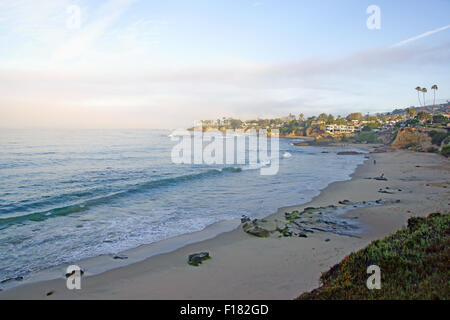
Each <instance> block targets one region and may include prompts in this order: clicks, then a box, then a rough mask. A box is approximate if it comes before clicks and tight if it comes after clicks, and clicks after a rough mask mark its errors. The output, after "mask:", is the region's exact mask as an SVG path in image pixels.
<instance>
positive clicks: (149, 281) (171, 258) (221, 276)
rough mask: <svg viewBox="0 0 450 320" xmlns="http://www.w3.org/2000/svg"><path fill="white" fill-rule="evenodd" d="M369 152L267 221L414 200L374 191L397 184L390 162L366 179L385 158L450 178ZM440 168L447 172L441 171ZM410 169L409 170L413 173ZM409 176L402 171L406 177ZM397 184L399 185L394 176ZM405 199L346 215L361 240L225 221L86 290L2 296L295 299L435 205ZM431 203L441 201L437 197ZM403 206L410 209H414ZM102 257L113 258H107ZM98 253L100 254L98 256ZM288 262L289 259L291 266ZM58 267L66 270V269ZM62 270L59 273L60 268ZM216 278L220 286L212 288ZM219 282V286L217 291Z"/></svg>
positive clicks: (52, 286) (50, 286) (423, 157)
mask: <svg viewBox="0 0 450 320" xmlns="http://www.w3.org/2000/svg"><path fill="white" fill-rule="evenodd" d="M352 147H355V148H360V149H364V148H365V149H366V150H367V149H369V150H370V149H371V148H374V146H373V145H354V146H352ZM370 157H371V159H376V160H377V165H376V166H375V165H373V164H372V163H371V161H368V159H366V160H365V161H364V163H363V164H361V165H359V166H358V167H357V168H356V170H355V171H354V172H353V173H352V174H351V175H350V180H345V181H338V182H333V183H331V184H329V185H328V186H327V187H326V188H325V189H323V190H321V191H320V194H319V195H318V196H316V197H314V198H313V199H312V200H311V201H308V202H307V203H304V204H301V205H295V206H288V207H282V208H279V209H278V210H277V212H276V213H274V214H271V215H269V216H268V217H267V219H280V218H282V216H284V213H285V212H287V211H289V210H301V209H304V208H305V207H308V206H315V207H317V206H326V205H331V204H336V203H337V202H338V201H340V200H344V199H349V200H351V201H375V200H377V199H379V198H383V199H384V198H392V199H394V198H398V197H400V198H405V197H406V198H408V197H411V194H412V195H415V194H416V192H408V193H406V189H407V188H405V187H403V186H402V188H404V189H405V192H404V193H400V194H398V196H397V194H396V195H395V197H394V195H388V194H380V193H378V192H377V190H378V189H377V188H379V187H380V186H383V185H389V184H392V183H394V181H392V182H390V176H392V175H393V174H392V173H391V170H386V169H385V167H383V171H384V172H383V173H385V174H386V176H387V177H388V178H389V180H388V181H387V182H382V181H374V180H367V179H365V178H367V175H369V176H373V177H375V176H379V173H378V171H379V169H378V168H380V167H381V166H383V162H387V161H386V160H389V159H385V158H402V159H405V160H406V159H409V160H414V161H416V162H417V163H419V162H420V163H421V164H422V165H421V166H420V167H421V168H424V166H423V162H425V163H427V162H430V161H431V162H432V163H433V166H434V167H436V166H437V167H439V166H441V167H439V168H441V169H436V168H434V169H429V170H434V171H435V173H437V174H436V175H435V176H433V177H430V181H428V180H424V181H427V182H430V183H442V178H444V180H445V179H446V178H447V177H448V170H449V166H448V160H447V159H444V158H443V157H439V156H436V157H434V155H431V154H418V153H410V152H407V151H396V152H390V153H380V154H370ZM391 160H394V161H393V163H394V164H395V163H396V162H397V164H398V162H399V161H402V160H399V159H391ZM391 162H392V161H391ZM386 165H387V164H386ZM400 165H402V163H400ZM380 169H381V168H380ZM418 169H419V168H418ZM429 170H427V171H429ZM395 171H398V170H394V172H395ZM418 171H419V170H418ZM438 171H442V172H443V173H444V175H442V172H441V173H439V172H438ZM388 172H389V173H388ZM375 173H377V174H375ZM405 173H406V174H408V171H406V172H405ZM405 173H403V172H402V174H405ZM414 173H415V172H414ZM414 180H416V181H414ZM408 182H409V183H410V184H419V185H420V184H421V183H422V180H417V179H412V181H405V183H408ZM355 183H356V184H358V185H361V184H364V185H367V186H369V187H370V190H366V189H367V188H362V187H361V188H358V187H357V186H356V187H355V186H354V184H355ZM395 183H399V182H398V181H395ZM444 183H447V184H448V181H444ZM415 187H417V186H415ZM442 189H443V190H442ZM445 189H446V188H443V186H433V188H432V192H430V194H428V193H425V197H427V196H434V197H436V195H438V198H439V199H441V200H445V199H446V198H445V197H443V196H442V195H445V194H447V193H448V191H446V190H445ZM409 191H412V190H409ZM416 191H417V190H416ZM352 197H353V198H352ZM413 198H414V197H413ZM400 201H401V203H400V204H397V205H394V204H390V205H383V206H379V207H364V208H358V209H355V210H351V211H350V212H348V213H347V214H348V215H349V216H352V217H357V218H358V219H359V221H361V222H362V223H363V224H364V225H367V226H369V228H368V229H367V230H366V231H365V232H364V234H363V235H362V237H361V238H348V237H343V236H338V235H335V234H330V233H315V234H313V235H311V236H308V238H306V239H303V238H280V239H277V238H269V239H260V238H255V237H252V236H249V235H248V234H246V233H244V232H243V231H242V229H241V228H238V227H239V224H240V222H239V221H233V222H230V224H229V226H228V227H229V231H227V232H222V233H219V234H218V235H213V232H211V231H212V230H211V229H210V228H209V227H208V228H206V229H205V230H203V231H201V232H200V233H203V232H205V231H206V233H208V232H209V235H207V234H203V236H204V237H205V238H204V239H203V240H201V241H199V242H198V241H195V242H194V241H191V242H188V239H187V238H189V237H191V236H192V234H191V235H185V237H186V241H187V242H186V243H184V244H183V245H182V246H181V247H179V248H177V249H175V250H171V251H170V252H168V251H164V250H163V248H160V251H159V252H158V253H156V255H153V256H151V257H147V258H144V259H142V260H141V261H137V260H136V257H134V256H132V254H129V256H128V259H127V260H117V264H118V267H117V268H114V269H111V270H108V271H105V272H102V273H100V274H96V275H93V276H89V269H90V268H88V270H87V271H88V272H87V274H86V275H87V277H83V285H84V287H83V289H82V290H79V291H69V290H67V289H66V288H65V279H64V278H63V277H62V276H60V277H59V278H58V279H55V280H46V281H39V282H34V283H28V281H24V282H23V283H21V284H20V285H18V286H17V287H15V288H11V289H8V290H6V291H3V292H0V299H14V298H18V299H29V298H31V299H43V298H49V299H120V298H125V299H226V298H234V299H292V298H295V297H296V296H298V295H299V294H300V293H302V292H304V291H308V290H311V289H313V288H315V287H318V285H319V283H318V281H319V277H320V273H321V272H323V271H326V270H327V269H328V268H329V267H331V266H332V265H333V264H335V263H337V262H338V261H340V260H341V259H342V258H343V257H345V255H347V254H349V253H350V252H352V251H354V250H357V249H361V248H362V247H364V246H365V245H367V244H368V243H370V241H372V240H374V239H378V238H380V237H382V236H385V235H388V234H390V233H392V232H394V231H396V230H397V229H399V228H401V227H402V226H403V225H404V224H405V222H406V220H407V219H408V218H409V217H410V216H411V215H413V214H416V215H426V214H428V213H431V212H426V211H425V212H423V213H422V214H420V213H421V212H420V210H418V209H419V208H420V207H422V209H423V208H424V207H429V208H428V209H429V210H431V209H433V208H432V206H430V204H431V201H428V202H427V203H422V206H417V204H416V205H411V204H408V203H405V202H404V201H403V199H400ZM441 202H442V201H441ZM444 202H446V201H443V202H442V203H441V204H440V206H438V207H440V208H441V209H444V208H446V207H445V206H444V205H445V204H446V203H445V204H444ZM433 204H435V205H436V202H433ZM386 209H391V214H389V215H386V214H383V211H385V210H386ZM407 209H409V210H407ZM405 211H409V213H408V212H405ZM216 227H217V226H216ZM208 229H209V230H208ZM326 239H330V242H325V241H324V240H326ZM151 245H152V244H150V245H145V246H146V247H148V246H151ZM142 247H143V246H141V247H138V248H136V249H132V250H129V252H132V251H139V250H142V249H143V248H142ZM200 251H209V252H210V254H211V256H212V260H210V261H207V262H205V263H204V264H203V265H201V266H200V267H198V268H194V267H191V266H189V265H188V264H187V263H186V259H187V255H188V254H191V253H195V252H200ZM254 253H257V254H256V255H255V254H254ZM124 254H125V252H124ZM136 256H138V255H136ZM227 256H228V259H227ZM233 256H235V257H236V261H234V260H233V259H232V257H233ZM101 257H103V258H107V259H110V260H111V257H110V256H101ZM97 258H100V257H96V258H93V259H97ZM100 260H102V259H100ZM100 260H99V261H98V263H99V265H101V264H102V263H104V261H105V260H104V259H103V262H101V261H100ZM284 260H286V262H289V263H288V264H286V263H285V261H284ZM240 264H242V266H240ZM299 269H301V270H303V271H304V272H303V273H302V274H300V275H299V274H298V273H299ZM58 272H61V267H60V268H59V271H58ZM59 274H60V275H62V273H59ZM170 279H171V280H170ZM206 280H210V281H209V282H207V283H206V284H205V285H204V286H203V287H201V288H196V290H192V286H193V285H195V284H196V283H197V282H198V281H201V283H202V284H203V283H204V282H205V281H206ZM211 282H212V283H213V284H214V283H215V284H216V286H211ZM146 285H148V287H147V286H146ZM197 285H198V283H197ZM277 285H278V286H277ZM217 286H221V287H222V288H221V289H218V287H217ZM49 291H54V294H52V295H51V296H49V297H47V296H46V295H45V294H46V292H49Z"/></svg>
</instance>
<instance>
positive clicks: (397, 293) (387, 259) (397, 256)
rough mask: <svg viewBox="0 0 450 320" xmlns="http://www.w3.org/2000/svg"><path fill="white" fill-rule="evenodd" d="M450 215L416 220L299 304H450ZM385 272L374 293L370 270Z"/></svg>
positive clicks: (331, 275)
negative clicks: (428, 301)
mask: <svg viewBox="0 0 450 320" xmlns="http://www.w3.org/2000/svg"><path fill="white" fill-rule="evenodd" d="M449 261H450V215H449V214H445V215H440V214H439V213H434V214H431V215H429V216H428V217H427V218H411V219H410V220H409V221H408V228H406V229H403V230H400V231H398V232H396V233H395V234H393V235H391V236H389V237H387V238H384V239H382V240H377V241H374V242H372V243H371V244H370V245H369V246H367V247H366V248H364V249H362V250H360V251H358V252H357V253H352V254H350V255H349V256H347V257H346V258H345V259H344V260H343V261H341V262H340V263H339V264H337V265H335V266H333V267H332V268H331V269H330V270H329V271H327V272H325V273H323V274H322V277H321V281H322V284H323V285H322V286H321V287H320V288H318V289H316V290H314V291H312V292H309V293H304V294H302V295H301V296H300V297H299V298H298V299H301V300H311V299H321V300H323V299H326V300H328V299H337V300H349V299H366V300H368V299H371V300H372V299H415V300H423V299H443V300H448V299H450V286H449V283H450V269H449V266H448V262H449ZM370 265H377V266H379V267H380V269H381V289H380V290H369V289H368V288H367V286H366V281H367V278H368V277H369V275H368V274H367V268H368V267H369V266H370Z"/></svg>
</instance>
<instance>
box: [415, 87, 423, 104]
mask: <svg viewBox="0 0 450 320" xmlns="http://www.w3.org/2000/svg"><path fill="white" fill-rule="evenodd" d="M416 91H417V98H418V99H419V106H421V105H422V103H421V102H420V92H422V88H421V87H416Z"/></svg>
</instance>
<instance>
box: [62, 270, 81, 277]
mask: <svg viewBox="0 0 450 320" xmlns="http://www.w3.org/2000/svg"><path fill="white" fill-rule="evenodd" d="M74 274H75V270H74V271H72V272H70V273H66V278H68V277H70V276H72V275H74ZM80 274H81V275H83V274H84V270H83V269H81V270H80Z"/></svg>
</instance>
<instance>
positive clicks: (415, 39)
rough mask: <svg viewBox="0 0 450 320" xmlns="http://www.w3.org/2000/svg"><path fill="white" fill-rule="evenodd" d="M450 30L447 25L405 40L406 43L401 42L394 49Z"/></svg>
mask: <svg viewBox="0 0 450 320" xmlns="http://www.w3.org/2000/svg"><path fill="white" fill-rule="evenodd" d="M449 28H450V24H449V25H447V26H444V27H441V28H438V29H435V30H431V31H427V32H425V33H422V34H420V35H418V36H415V37H412V38H409V39H406V40H404V41H400V42H399V43H396V44H394V45H393V46H392V48H395V47H400V46H403V45H405V44H408V43H411V42H414V41H417V40H419V39H422V38H425V37H428V36H431V35H432V34H435V33H438V32H441V31H444V30H447V29H449Z"/></svg>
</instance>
